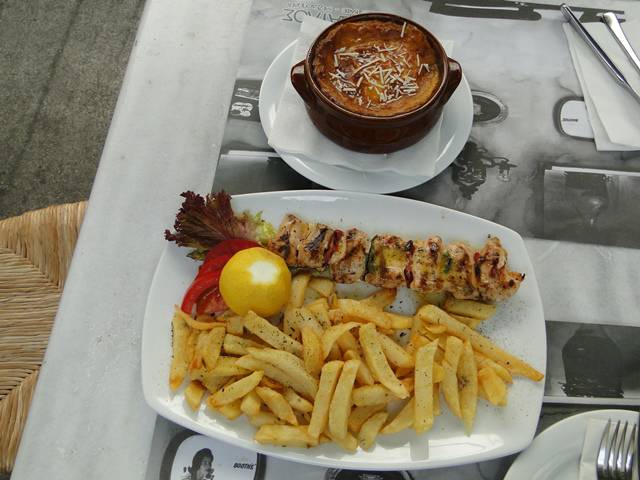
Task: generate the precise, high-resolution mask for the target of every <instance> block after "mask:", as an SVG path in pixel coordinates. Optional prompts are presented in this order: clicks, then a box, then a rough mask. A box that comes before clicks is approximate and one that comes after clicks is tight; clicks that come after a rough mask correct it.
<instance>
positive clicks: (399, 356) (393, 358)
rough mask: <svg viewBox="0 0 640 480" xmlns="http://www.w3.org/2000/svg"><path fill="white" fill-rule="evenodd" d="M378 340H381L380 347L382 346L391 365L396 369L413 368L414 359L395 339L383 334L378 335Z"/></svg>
mask: <svg viewBox="0 0 640 480" xmlns="http://www.w3.org/2000/svg"><path fill="white" fill-rule="evenodd" d="M378 339H379V340H380V346H382V350H383V351H384V354H385V356H386V357H387V360H389V363H390V364H391V365H393V366H394V367H404V368H411V367H413V364H414V359H413V357H412V356H411V355H410V354H409V353H407V351H406V350H405V349H404V348H402V347H401V346H400V345H398V344H397V343H396V342H395V341H394V340H393V339H391V338H389V337H388V336H387V335H385V334H383V333H378Z"/></svg>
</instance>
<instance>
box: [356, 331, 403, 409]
mask: <svg viewBox="0 0 640 480" xmlns="http://www.w3.org/2000/svg"><path fill="white" fill-rule="evenodd" d="M360 345H361V346H362V350H363V351H364V356H365V358H366V360H367V365H369V367H370V368H371V373H373V376H374V377H375V378H376V379H377V380H378V381H379V382H380V383H381V384H382V385H384V386H385V387H387V388H388V389H389V390H391V391H392V392H393V393H394V394H395V395H396V396H397V397H398V398H406V397H408V396H409V392H407V389H406V388H405V386H404V385H403V384H402V382H401V381H400V380H398V378H397V377H396V376H395V374H394V373H393V370H391V367H390V366H389V363H388V362H387V358H386V357H385V356H384V353H383V351H382V346H381V344H380V338H379V334H378V332H376V327H375V325H374V324H373V323H366V324H364V325H362V326H361V327H360Z"/></svg>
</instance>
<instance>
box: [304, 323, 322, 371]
mask: <svg viewBox="0 0 640 480" xmlns="http://www.w3.org/2000/svg"><path fill="white" fill-rule="evenodd" d="M302 358H303V360H304V368H306V370H307V372H309V373H310V374H311V375H313V376H314V377H317V376H318V375H319V374H320V370H321V369H322V364H323V362H324V358H325V355H324V354H323V353H322V343H321V341H320V338H319V337H318V335H317V334H316V332H315V331H314V330H313V329H312V328H311V327H309V326H305V327H303V328H302Z"/></svg>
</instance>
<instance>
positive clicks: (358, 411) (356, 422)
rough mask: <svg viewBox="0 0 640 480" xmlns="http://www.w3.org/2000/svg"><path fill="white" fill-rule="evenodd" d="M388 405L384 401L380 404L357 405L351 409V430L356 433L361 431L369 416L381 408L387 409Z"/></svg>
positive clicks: (349, 422)
mask: <svg viewBox="0 0 640 480" xmlns="http://www.w3.org/2000/svg"><path fill="white" fill-rule="evenodd" d="M386 408H387V405H386V404H384V403H380V404H378V405H367V406H365V407H356V408H354V409H353V410H351V414H350V415H349V421H348V422H347V423H348V427H349V431H351V432H352V433H354V434H357V433H358V432H359V431H360V428H361V427H362V425H363V424H364V422H366V421H367V420H368V419H369V417H371V416H372V415H373V414H374V413H377V412H379V411H381V410H385V409H386Z"/></svg>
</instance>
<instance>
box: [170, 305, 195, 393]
mask: <svg viewBox="0 0 640 480" xmlns="http://www.w3.org/2000/svg"><path fill="white" fill-rule="evenodd" d="M171 323H172V325H173V338H172V343H173V359H172V360H171V371H170V373H169V386H170V387H171V390H176V389H178V387H180V385H182V382H183V381H184V377H185V375H186V374H187V365H188V364H189V357H188V356H187V342H188V341H189V336H190V334H191V331H190V330H189V326H188V325H187V322H186V321H185V320H184V318H183V317H182V316H181V315H178V313H177V312H176V313H174V315H173V320H172V321H171Z"/></svg>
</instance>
